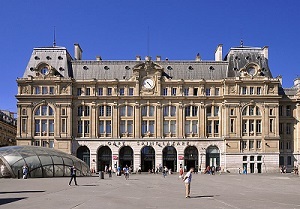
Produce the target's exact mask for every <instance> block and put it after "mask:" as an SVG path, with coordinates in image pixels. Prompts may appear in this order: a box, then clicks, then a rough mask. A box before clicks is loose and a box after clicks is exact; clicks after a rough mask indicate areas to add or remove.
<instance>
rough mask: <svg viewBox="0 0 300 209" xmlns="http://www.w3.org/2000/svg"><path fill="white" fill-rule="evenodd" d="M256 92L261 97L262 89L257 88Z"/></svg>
mask: <svg viewBox="0 0 300 209" xmlns="http://www.w3.org/2000/svg"><path fill="white" fill-rule="evenodd" d="M256 91H257V95H261V87H257V89H256Z"/></svg>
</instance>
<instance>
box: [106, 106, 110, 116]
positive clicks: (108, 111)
mask: <svg viewBox="0 0 300 209" xmlns="http://www.w3.org/2000/svg"><path fill="white" fill-rule="evenodd" d="M106 116H111V106H106Z"/></svg>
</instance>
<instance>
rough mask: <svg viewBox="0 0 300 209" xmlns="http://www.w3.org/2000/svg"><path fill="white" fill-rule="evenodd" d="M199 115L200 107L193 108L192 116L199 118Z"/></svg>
mask: <svg viewBox="0 0 300 209" xmlns="http://www.w3.org/2000/svg"><path fill="white" fill-rule="evenodd" d="M197 114H198V107H196V106H192V116H197Z"/></svg>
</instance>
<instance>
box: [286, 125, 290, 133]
mask: <svg viewBox="0 0 300 209" xmlns="http://www.w3.org/2000/svg"><path fill="white" fill-rule="evenodd" d="M286 134H291V124H290V123H287V124H286Z"/></svg>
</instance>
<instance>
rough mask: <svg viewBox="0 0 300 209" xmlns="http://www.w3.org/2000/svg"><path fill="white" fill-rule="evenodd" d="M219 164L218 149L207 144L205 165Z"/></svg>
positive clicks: (216, 165)
mask: <svg viewBox="0 0 300 209" xmlns="http://www.w3.org/2000/svg"><path fill="white" fill-rule="evenodd" d="M207 166H210V167H212V166H215V167H216V168H217V167H219V166H220V150H219V148H218V147H216V146H209V147H208V148H207V149H206V167H207Z"/></svg>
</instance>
